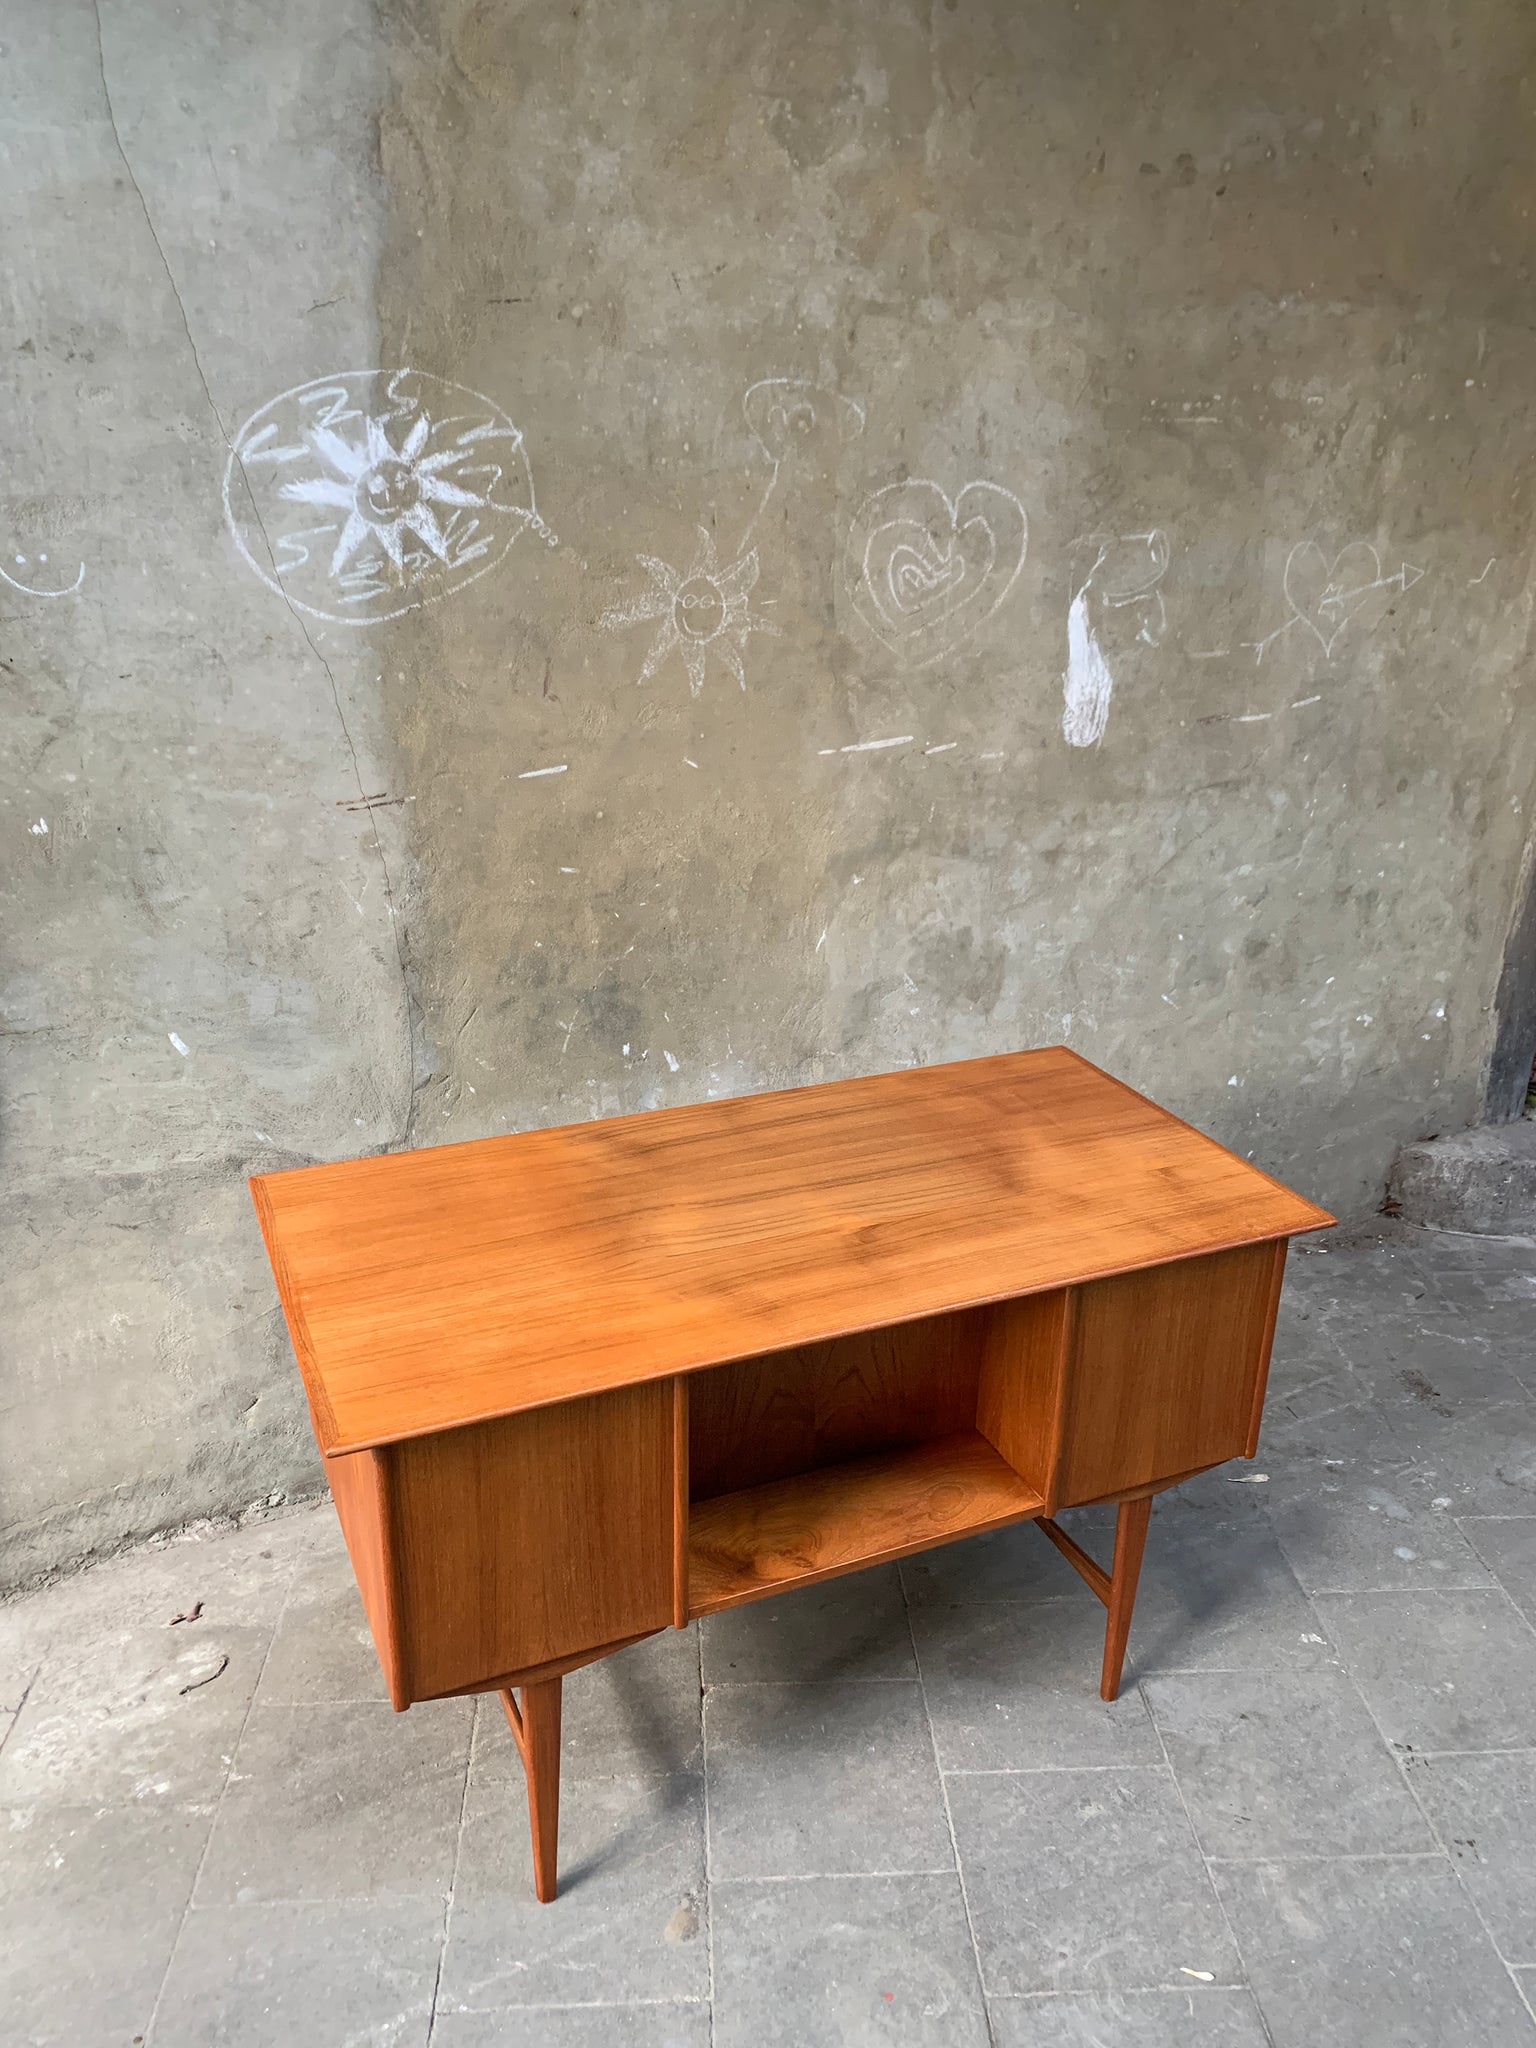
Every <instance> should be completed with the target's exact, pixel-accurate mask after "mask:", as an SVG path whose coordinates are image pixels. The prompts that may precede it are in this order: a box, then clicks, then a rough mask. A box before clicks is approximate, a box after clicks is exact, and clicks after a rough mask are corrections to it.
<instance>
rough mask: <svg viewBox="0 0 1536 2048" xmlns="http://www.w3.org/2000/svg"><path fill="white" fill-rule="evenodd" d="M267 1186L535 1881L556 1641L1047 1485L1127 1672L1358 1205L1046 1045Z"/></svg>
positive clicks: (346, 1482) (399, 1692)
mask: <svg viewBox="0 0 1536 2048" xmlns="http://www.w3.org/2000/svg"><path fill="white" fill-rule="evenodd" d="M251 1187H252V1192H253V1194H254V1196H255V1201H256V1208H257V1212H258V1214H259V1216H260V1218H261V1227H262V1231H263V1234H264V1236H265V1238H266V1243H267V1251H268V1254H269V1256H270V1258H271V1261H272V1268H273V1271H274V1273H275V1274H276V1276H277V1284H278V1289H279V1291H280V1293H281V1295H282V1300H283V1308H284V1310H285V1312H286V1314H287V1318H288V1328H289V1332H290V1334H291V1335H292V1338H293V1345H294V1350H295V1351H296V1352H297V1354H298V1359H299V1366H300V1369H301V1371H302V1372H303V1375H304V1385H305V1389H306V1391H307V1393H308V1395H309V1407H310V1414H311V1417H312V1418H313V1422H314V1429H315V1437H316V1439H317V1441H318V1443H319V1445H320V1448H321V1450H322V1451H323V1453H324V1454H325V1458H326V1460H327V1471H328V1474H329V1477H330V1482H331V1492H332V1494H333V1496H334V1498H335V1502H336V1510H337V1513H338V1515H339V1516H340V1518H341V1526H342V1529H343V1531H344V1532H345V1535H346V1540H347V1548H348V1550H349V1552H350V1553H351V1558H352V1563H353V1567H354V1569H355V1570H356V1573H357V1580H358V1585H359V1587H360V1588H361V1590H362V1596H363V1604H364V1606H365V1607H366V1609H367V1613H368V1620H369V1624H370V1626H371V1628H372V1631H373V1639H374V1642H375V1644H376V1645H377V1648H378V1653H379V1661H380V1663H381V1664H382V1666H383V1668H384V1674H385V1677H386V1678H387V1680H388V1683H389V1692H390V1698H391V1699H392V1700H393V1702H394V1704H395V1707H396V1708H397V1709H400V1710H403V1709H404V1708H406V1707H408V1706H410V1705H411V1703H412V1702H413V1701H415V1700H432V1699H443V1698H446V1697H448V1696H450V1695H453V1694H459V1693H477V1692H498V1693H499V1694H500V1695H501V1700H502V1704H503V1706H504V1707H505V1709H506V1713H507V1718H508V1720H509V1722H510V1723H511V1726H512V1732H513V1734H514V1736H515V1737H516V1740H517V1744H518V1748H519V1749H520V1751H521V1752H522V1757H523V1762H524V1766H525V1768H526V1772H527V1778H528V1804H529V1813H530V1817H531V1822H532V1830H533V1858H534V1875H535V1883H536V1886H537V1890H538V1895H539V1897H540V1898H541V1899H552V1898H553V1897H554V1895H555V1857H556V1833H557V1822H558V1809H559V1796H560V1787H559V1763H560V1684H561V1678H562V1675H563V1674H564V1673H565V1672H567V1671H574V1670H576V1669H577V1668H578V1667H579V1666H581V1665H583V1664H589V1663H592V1662H594V1661H595V1660H596V1659H597V1658H599V1657H606V1656H609V1655H611V1654H612V1652H613V1651H615V1650H621V1649H623V1648H624V1647H625V1646H626V1645H627V1644H630V1643H634V1642H638V1641H639V1640H640V1639H641V1638H642V1637H643V1636H648V1635H652V1634H654V1633H655V1632H656V1631H657V1630H659V1629H663V1628H665V1627H667V1626H668V1625H669V1624H670V1625H672V1626H674V1627H677V1628H681V1627H683V1626H684V1625H685V1624H686V1623H687V1622H689V1621H690V1620H692V1619H693V1617H694V1616H696V1615H701V1614H713V1613H715V1612H717V1611H718V1610H719V1609H720V1608H723V1607H734V1606H736V1605H738V1604H739V1603H741V1602H742V1601H746V1600H758V1599H761V1598H762V1597H763V1596H764V1595H766V1594H769V1593H777V1592H782V1591H784V1590H785V1589H786V1588H788V1587H791V1586H804V1585H809V1584H811V1583H813V1582H814V1581H816V1580H818V1579H829V1578H833V1577H835V1576H836V1575H837V1574H838V1573H841V1572H851V1571H857V1570H858V1569H859V1568H860V1567H861V1566H863V1565H868V1564H876V1563H879V1562H880V1561H882V1560H884V1559H888V1558H895V1557H905V1556H908V1555H910V1554H911V1553H912V1552H913V1551H919V1550H925V1549H928V1548H930V1547H931V1546H932V1545H934V1544H939V1543H950V1542H953V1541H954V1540H955V1539H956V1538H957V1537H961V1536H970V1535H973V1534H975V1533H976V1532H978V1531H979V1530H983V1529H1000V1528H1002V1527H1004V1526H1005V1525H1006V1524H1007V1523H1010V1522H1025V1521H1030V1520H1037V1521H1039V1523H1040V1526H1041V1528H1042V1529H1043V1530H1044V1532H1045V1534H1046V1535H1047V1536H1048V1537H1049V1538H1050V1540H1051V1541H1052V1542H1053V1543H1054V1544H1055V1545H1056V1546H1057V1548H1058V1549H1059V1550H1061V1551H1062V1552H1063V1553H1064V1554H1065V1555H1066V1556H1067V1557H1068V1558H1069V1559H1070V1561H1071V1562H1072V1564H1073V1565H1075V1566H1076V1568H1077V1570H1078V1571H1079V1572H1080V1573H1081V1574H1082V1576H1083V1578H1084V1579H1086V1580H1087V1582H1088V1584H1089V1585H1090V1586H1091V1587H1092V1588H1093V1590H1094V1592H1095V1593H1096V1594H1097V1595H1098V1597H1099V1598H1100V1599H1101V1600H1102V1601H1103V1602H1104V1603H1105V1605H1106V1607H1107V1608H1108V1610H1109V1625H1108V1630H1107V1633H1106V1636H1105V1643H1104V1667H1103V1678H1102V1686H1101V1690H1102V1692H1103V1695H1104V1697H1105V1698H1106V1699H1113V1698H1114V1697H1115V1695H1116V1693H1117V1691H1118V1689H1119V1684H1120V1669H1121V1664H1122V1661H1123V1659H1124V1654H1125V1644H1126V1636H1127V1633H1128V1631H1129V1628H1130V1622H1131V1606H1132V1602H1133V1601H1134V1599H1135V1594H1136V1581H1137V1576H1138V1573H1139V1570H1140V1565H1141V1552H1142V1546H1143V1543H1144V1541H1145V1538H1146V1532H1147V1519H1148V1515H1149V1512H1150V1509H1151V1498H1152V1495H1153V1494H1155V1493H1158V1492H1160V1491H1161V1490H1162V1489H1163V1488H1165V1487H1168V1486H1173V1485H1176V1484H1177V1483H1178V1481H1179V1480H1181V1479H1187V1478H1190V1477H1191V1476H1192V1475H1193V1474H1194V1473H1196V1472H1200V1471H1203V1470H1205V1469H1206V1468H1207V1467H1208V1466H1211V1465H1216V1464H1220V1463H1221V1462H1222V1461H1223V1460H1224V1459H1227V1458H1234V1457H1250V1458H1251V1457H1252V1456H1253V1454H1254V1451H1255V1450H1256V1448H1257V1443H1258V1432H1259V1415H1260V1411H1261V1409H1262V1406H1263V1401H1264V1381H1265V1374H1266V1371H1267V1368H1268V1363H1269V1348H1270V1340H1271V1338H1272V1336H1273V1333H1274V1327H1275V1312H1276V1309H1277V1307H1278V1305H1279V1300H1280V1278H1281V1272H1282V1269H1283V1267H1284V1264H1285V1251H1286V1243H1287V1240H1288V1239H1289V1238H1290V1237H1291V1236H1292V1235H1293V1234H1294V1233H1295V1232H1297V1231H1306V1230H1317V1229H1319V1228H1321V1227H1322V1226H1323V1225H1325V1224H1328V1223H1331V1222H1332V1221H1333V1218H1332V1217H1331V1216H1329V1215H1328V1214H1327V1213H1326V1211H1324V1210H1322V1209H1319V1208H1317V1207H1315V1206H1314V1205H1313V1204H1312V1203H1311V1202H1307V1201H1303V1200H1302V1198H1301V1197H1300V1196H1299V1195H1295V1194H1292V1193H1291V1192H1290V1191H1289V1190H1288V1189H1286V1188H1284V1187H1282V1186H1281V1185H1280V1184H1279V1182H1277V1181H1274V1180H1271V1179H1270V1178H1269V1176H1268V1175H1267V1174H1263V1173H1260V1172H1259V1171H1258V1170H1257V1169H1256V1168H1254V1167H1252V1166H1249V1165H1247V1164H1246V1163H1245V1162H1244V1161H1243V1160H1241V1159H1238V1158H1236V1157H1235V1156H1234V1155H1233V1154H1232V1153H1230V1152H1228V1151H1225V1150H1224V1149H1223V1148H1222V1147H1221V1146H1220V1145H1217V1144H1214V1143H1213V1142H1212V1141H1211V1140H1210V1139H1209V1138H1204V1137H1202V1136H1201V1135H1200V1134H1199V1132H1197V1131H1194V1130H1192V1129H1191V1128H1190V1127H1189V1126H1188V1125H1187V1124H1184V1123H1181V1122H1180V1121H1179V1120H1178V1119H1177V1118H1176V1117H1172V1116H1169V1115H1168V1114H1167V1112H1166V1111H1164V1110H1161V1109H1159V1108H1157V1107H1156V1105H1155V1104H1153V1103H1151V1102H1149V1101H1147V1099H1146V1098H1145V1097H1144V1096H1141V1095H1137V1094H1135V1093H1134V1092H1133V1091H1132V1090H1131V1089H1129V1088H1127V1087H1125V1086H1123V1085H1122V1084H1121V1083H1120V1082H1118V1081H1115V1080H1113V1079H1111V1077H1110V1076H1109V1075H1108V1074H1105V1073H1102V1072H1101V1071H1100V1070H1099V1069H1098V1068H1097V1067H1093V1066H1090V1065H1089V1064H1088V1062H1087V1061H1086V1060H1084V1059H1080V1058H1079V1057H1078V1055H1077V1054H1076V1053H1072V1052H1068V1051H1067V1050H1066V1049H1065V1048H1063V1047H1060V1046H1054V1047H1051V1048H1049V1049H1047V1050H1045V1051H1041V1052H1025V1053H1012V1054H1008V1055H1005V1056H1003V1057H1001V1058H997V1059H984V1060H968V1061H964V1062H962V1063H960V1064H957V1065H954V1066H942V1067H927V1068H917V1069H913V1070H910V1071H908V1072H905V1073H899V1074H877V1075H873V1076H871V1077H870V1078H869V1079H867V1080H858V1081H839V1082H835V1083H831V1084H828V1085H827V1086H824V1087H819V1088H797V1089H791V1090H790V1091H789V1092H787V1093H785V1094H778V1095H752V1096H744V1097H738V1098H736V1099H734V1100H730V1101H724V1102H705V1103H697V1104H694V1105H692V1106H690V1107H687V1108H681V1109H669V1110H660V1111H655V1112H653V1113H651V1114H649V1115H643V1116H629V1117H620V1118H617V1119H615V1120H614V1121H612V1122H606V1123H587V1124H575V1125H570V1126H567V1127H566V1128H564V1129H560V1130H547V1131H530V1132H528V1133H526V1134H525V1135H522V1136H519V1137H509V1138H482V1139H479V1140H477V1141H475V1142H474V1143H471V1144H465V1145H445V1146H442V1147H440V1148H437V1149H434V1150H430V1151H422V1152H404V1153H392V1154H388V1155H385V1156H383V1157H378V1158H372V1159H360V1160H355V1161H352V1162H350V1163H347V1164H344V1165H337V1166H310V1167H305V1168H303V1169H301V1170H299V1171H297V1172H292V1173H275V1174H262V1175H260V1176H258V1177H257V1178H256V1179H254V1180H253V1181H252V1183H251ZM1090 1501H1116V1502H1118V1503H1119V1504H1120V1511H1119V1516H1118V1519H1117V1524H1116V1532H1115V1550H1114V1561H1113V1566H1112V1569H1111V1570H1110V1571H1108V1572H1105V1571H1104V1570H1103V1569H1102V1568H1101V1567H1100V1566H1099V1565H1097V1564H1096V1563H1095V1562H1094V1561H1093V1560H1092V1559H1091V1558H1090V1557H1088V1556H1087V1555H1086V1553H1085V1552H1084V1551H1082V1550H1081V1549H1080V1548H1079V1547H1078V1546H1077V1545H1076V1544H1075V1543H1074V1542H1073V1541H1072V1539H1071V1538H1070V1537H1069V1536H1067V1535H1066V1534H1065V1532H1064V1531H1063V1530H1061V1529H1060V1528H1058V1527H1057V1525H1056V1523H1055V1521H1054V1520H1053V1519H1052V1517H1054V1516H1055V1515H1056V1513H1057V1512H1058V1510H1060V1509H1062V1508H1068V1507H1074V1506H1077V1505H1079V1504H1081V1503H1085V1502H1090ZM519 1695H521V1697H520V1698H519Z"/></svg>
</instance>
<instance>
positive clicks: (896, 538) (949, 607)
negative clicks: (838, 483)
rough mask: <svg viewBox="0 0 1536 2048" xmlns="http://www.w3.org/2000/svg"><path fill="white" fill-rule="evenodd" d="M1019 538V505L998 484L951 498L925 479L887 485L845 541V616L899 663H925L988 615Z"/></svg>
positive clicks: (1023, 531)
mask: <svg viewBox="0 0 1536 2048" xmlns="http://www.w3.org/2000/svg"><path fill="white" fill-rule="evenodd" d="M1028 541H1029V521H1028V520H1027V518H1026V517H1025V513H1024V507H1023V506H1022V505H1021V504H1020V503H1019V501H1018V499H1017V498H1016V497H1015V496H1014V495H1013V493H1012V491H1009V490H1005V489H1004V487H1003V486H1002V485H1001V484H994V483H986V482H977V483H968V484H966V485H965V487H964V488H963V489H962V490H961V491H960V492H959V494H958V495H957V496H956V497H954V498H953V499H952V498H951V497H950V496H949V495H948V493H947V492H946V491H945V490H944V488H943V487H942V485H940V484H936V483H933V482H931V481H929V480H928V479H927V478H914V479H913V480H912V481H911V482H908V483H902V484H888V485H887V486H886V487H885V489H884V490H879V491H876V492H875V493H874V494H873V495H872V496H871V497H869V498H867V499H866V500H865V502H864V504H863V506H862V507H861V508H860V511H859V514H858V516H857V518H856V519H855V520H854V522H853V528H852V531H851V533H850V535H849V541H848V554H847V572H848V581H849V587H850V591H851V594H852V598H853V606H854V610H855V611H856V612H857V613H858V615H859V617H860V618H861V619H862V620H863V622H864V624H865V625H866V626H867V627H868V628H869V630H870V631H871V632H872V633H873V634H874V635H875V637H876V638H877V639H878V640H881V641H883V643H884V644H885V646H886V647H888V648H889V649H890V650H891V652H892V653H893V654H896V655H898V656H900V658H901V659H902V661H903V663H904V664H906V665H907V666H909V667H914V668H923V667H926V665H927V664H928V663H929V662H932V661H937V660H938V659H939V658H940V657H941V656H942V655H944V654H947V653H948V652H949V651H950V649H951V648H953V647H956V646H958V645H959V644H960V643H961V642H962V641H964V640H968V639H969V638H970V637H971V636H972V635H973V634H974V633H975V632H977V630H978V629H979V628H980V627H981V626H982V625H984V624H985V622H986V621H987V620H988V619H989V618H991V616H992V614H993V613H994V612H995V611H996V610H997V608H998V606H999V605H1000V604H1001V603H1002V602H1003V600H1004V598H1006V597H1007V595H1008V593H1009V591H1010V590H1012V588H1013V586H1014V584H1015V583H1016V582H1017V581H1018V576H1019V571H1020V570H1021V569H1022V568H1023V566H1024V551H1025V548H1026V547H1027V545H1028Z"/></svg>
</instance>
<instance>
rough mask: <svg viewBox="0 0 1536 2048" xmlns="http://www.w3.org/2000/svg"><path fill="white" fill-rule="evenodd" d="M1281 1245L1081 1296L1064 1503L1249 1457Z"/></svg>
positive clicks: (1189, 1263) (1098, 1284)
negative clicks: (1230, 1459) (1232, 1459)
mask: <svg viewBox="0 0 1536 2048" xmlns="http://www.w3.org/2000/svg"><path fill="white" fill-rule="evenodd" d="M1284 1257H1285V1240H1284V1239H1283V1238H1282V1239H1280V1240H1279V1241H1278V1242H1274V1241H1271V1242H1266V1243H1262V1244H1253V1245H1243V1246H1241V1247H1239V1248H1238V1249H1237V1250H1236V1251H1229V1252H1216V1253H1214V1254H1212V1255H1210V1256H1208V1257H1205V1258H1196V1259H1182V1260H1180V1261H1178V1262H1177V1263H1176V1264H1174V1265H1168V1266H1154V1267H1152V1268H1150V1269H1149V1270H1148V1271H1146V1272H1142V1273H1127V1274H1125V1275H1123V1276H1121V1277H1120V1278H1118V1279H1114V1280H1098V1281H1094V1282H1093V1283H1092V1284H1091V1285H1089V1286H1086V1287H1083V1288H1081V1289H1079V1290H1078V1304H1077V1327H1076V1332H1075V1336H1074V1341H1073V1346H1072V1359H1071V1367H1070V1371H1069V1376H1068V1386H1067V1398H1066V1414H1065V1441H1064V1445H1063V1452H1062V1467H1061V1483H1060V1488H1059V1497H1060V1503H1061V1505H1062V1506H1063V1507H1070V1506H1071V1505H1072V1503H1073V1502H1074V1501H1090V1500H1100V1499H1102V1498H1104V1496H1105V1495H1107V1494H1113V1493H1117V1492H1120V1491H1129V1490H1130V1489H1131V1488H1133V1487H1137V1486H1146V1485H1149V1484H1151V1483H1152V1482H1153V1481H1156V1480H1159V1479H1171V1478H1173V1477H1175V1476H1177V1475H1179V1474H1181V1473H1186V1472H1194V1471H1197V1470H1199V1469H1200V1468H1201V1467H1203V1466H1206V1465H1217V1464H1220V1463H1222V1462H1223V1461H1224V1460H1225V1459H1227V1458H1240V1457H1245V1456H1248V1455H1250V1453H1249V1450H1248V1445H1249V1441H1250V1437H1251V1435H1252V1430H1253V1419H1254V1413H1255V1408H1256V1404H1257V1403H1258V1402H1260V1401H1262V1399H1263V1381H1264V1372H1265V1368H1266V1366H1267V1363H1268V1357H1269V1345H1270V1340H1271V1337H1272V1335H1273V1331H1274V1306H1275V1302H1276V1300H1277V1296H1278V1287H1279V1278H1280V1269H1281V1266H1282V1264H1283V1261H1284Z"/></svg>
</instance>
